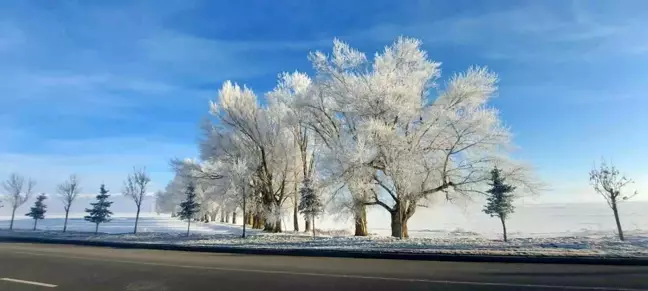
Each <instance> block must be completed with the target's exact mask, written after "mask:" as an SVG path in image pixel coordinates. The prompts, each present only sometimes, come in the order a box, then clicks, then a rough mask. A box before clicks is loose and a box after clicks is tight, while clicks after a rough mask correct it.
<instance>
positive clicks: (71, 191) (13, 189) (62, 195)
mask: <svg viewBox="0 0 648 291" xmlns="http://www.w3.org/2000/svg"><path fill="white" fill-rule="evenodd" d="M150 181H151V179H150V177H149V175H148V173H147V172H146V169H144V168H141V169H137V168H134V169H133V172H132V173H131V174H129V175H128V176H127V177H126V180H125V181H124V187H123V189H122V194H123V195H124V196H126V197H129V198H131V199H132V200H133V202H134V203H135V206H136V209H137V212H136V216H135V226H134V228H133V233H137V224H138V222H139V216H140V210H141V207H142V202H143V201H144V197H145V196H146V191H147V186H148V183H149V182H150ZM35 185H36V182H35V181H34V180H32V179H27V180H26V179H25V178H24V177H23V176H21V175H19V174H15V173H14V174H11V175H10V176H9V178H8V179H7V180H6V181H4V183H3V187H4V189H5V191H7V194H6V195H4V200H6V201H8V202H9V205H10V206H11V222H10V224H9V230H12V229H13V225H14V220H15V216H16V210H17V209H18V207H20V206H21V205H23V204H24V203H25V202H27V200H29V198H30V197H31V196H32V194H33V189H34V186H35ZM80 192H81V187H80V184H79V179H78V177H77V176H76V175H71V176H70V178H69V179H68V180H66V181H65V182H63V183H61V184H59V185H58V186H57V197H58V198H59V199H60V201H61V202H62V203H63V210H64V211H65V221H64V223H63V232H66V231H67V223H68V216H69V214H70V208H71V207H72V204H73V203H74V201H75V200H76V199H77V197H78V196H79V193H80ZM108 197H109V195H108V190H106V188H105V186H104V185H103V184H102V185H101V188H100V190H99V195H97V196H96V198H97V202H95V203H91V205H92V206H93V207H92V208H90V209H86V212H88V213H89V215H88V216H86V217H85V219H86V220H87V221H90V222H93V223H95V224H96V229H95V232H96V231H97V230H98V228H99V224H100V223H104V222H108V221H110V219H109V218H110V215H111V214H112V213H111V212H110V211H109V210H108V208H109V207H110V205H111V204H112V202H109V201H107V198H108ZM45 199H47V196H46V195H45V193H42V194H40V195H39V196H38V197H37V198H36V202H35V204H34V207H32V208H31V211H30V212H29V213H27V216H30V217H32V218H33V219H34V229H36V224H37V223H38V220H40V219H43V218H44V215H45V212H46V211H47V210H46V209H47V206H46V205H45V204H44V200H45ZM0 207H2V205H1V204H0Z"/></svg>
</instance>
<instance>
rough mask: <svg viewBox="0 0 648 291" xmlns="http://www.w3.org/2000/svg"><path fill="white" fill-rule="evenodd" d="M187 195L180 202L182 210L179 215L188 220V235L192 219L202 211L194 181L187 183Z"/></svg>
mask: <svg viewBox="0 0 648 291" xmlns="http://www.w3.org/2000/svg"><path fill="white" fill-rule="evenodd" d="M185 195H186V198H185V200H184V201H182V203H180V212H178V217H179V218H180V219H186V220H187V236H189V230H190V228H191V220H193V219H194V216H195V215H196V214H197V213H198V212H199V211H200V203H198V201H197V198H198V197H197V195H196V186H195V185H194V183H193V182H192V181H190V182H188V183H187V186H186V190H185Z"/></svg>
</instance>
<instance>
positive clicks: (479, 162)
mask: <svg viewBox="0 0 648 291" xmlns="http://www.w3.org/2000/svg"><path fill="white" fill-rule="evenodd" d="M309 59H310V61H311V62H312V65H313V69H314V76H313V77H311V76H308V75H307V74H305V73H300V72H294V73H283V74H281V75H280V76H279V81H278V84H277V86H276V87H275V88H274V89H273V90H272V91H270V92H268V93H266V94H265V100H259V98H258V97H257V95H256V94H255V93H254V92H253V91H252V90H251V89H250V88H248V87H246V86H239V85H237V84H236V83H232V82H230V81H227V82H225V83H224V84H223V86H222V87H221V89H220V90H219V92H218V99H217V100H216V101H213V102H211V104H210V113H211V114H210V117H208V118H206V119H205V121H204V124H203V133H204V135H203V138H202V139H201V141H200V145H199V146H200V159H199V160H192V159H185V160H181V159H176V160H173V161H172V163H171V164H172V166H173V168H174V170H175V171H176V177H175V178H174V179H173V181H171V182H170V183H169V185H168V186H167V187H166V189H165V190H164V191H160V192H158V193H157V194H156V195H157V207H158V211H160V212H164V211H170V212H175V211H177V209H176V208H177V207H178V206H177V205H179V201H180V200H181V199H182V197H183V193H184V192H183V189H184V188H183V187H184V186H183V185H185V184H186V183H187V181H191V183H192V184H193V185H195V187H196V192H197V194H196V195H197V199H198V200H199V201H200V207H199V211H198V214H197V215H199V216H201V217H202V219H201V220H203V221H209V220H210V219H211V220H214V219H215V217H216V215H217V214H218V213H219V212H220V213H221V217H224V216H225V214H226V213H227V215H229V214H228V213H232V216H234V217H235V216H236V213H237V211H242V212H243V215H244V220H245V223H248V222H250V223H251V224H252V226H253V227H254V228H260V229H264V230H265V231H270V232H280V231H282V229H283V228H285V227H283V226H282V219H281V218H282V217H283V216H284V215H285V214H287V212H288V211H290V210H292V216H293V219H292V221H293V229H294V230H295V231H299V223H298V220H299V213H301V214H303V216H304V218H305V223H304V225H305V227H306V231H309V230H310V229H311V228H312V225H311V224H312V223H313V221H314V220H313V219H314V218H315V217H317V216H319V215H321V214H322V213H323V212H324V208H326V210H327V211H328V212H330V213H332V214H335V215H348V216H350V217H352V219H353V221H354V225H355V235H358V236H364V235H367V218H366V213H367V207H379V208H381V209H384V210H385V211H387V212H388V213H389V214H390V216H391V225H390V226H391V230H392V236H395V237H407V236H408V232H407V222H408V220H409V219H410V218H411V217H412V216H413V215H414V214H415V213H416V210H417V209H418V208H420V207H426V206H427V205H428V204H429V203H430V201H433V200H435V198H436V197H439V196H440V197H444V198H445V199H448V200H453V199H455V198H465V197H468V198H471V197H474V196H475V195H485V196H486V197H488V204H487V205H486V207H485V209H484V212H486V213H487V214H489V215H491V216H494V217H498V218H499V219H500V220H501V222H502V227H503V230H504V233H505V232H506V224H505V221H506V219H507V218H508V216H509V215H510V213H512V212H513V209H514V207H513V204H512V200H513V199H514V198H515V197H520V196H524V195H529V194H535V193H538V192H539V191H540V190H542V189H543V188H544V187H543V184H542V183H541V182H539V181H538V180H536V179H535V175H533V173H532V172H531V171H530V168H529V167H528V166H525V165H524V164H523V163H520V162H517V161H515V160H513V159H512V158H511V154H510V151H511V149H512V148H513V146H512V143H511V135H510V132H509V129H508V127H506V126H504V125H503V124H502V122H501V120H500V118H499V114H498V111H497V110H496V109H495V108H493V107H492V106H490V105H489V104H488V101H490V99H491V98H492V96H493V95H495V93H496V91H497V80H498V78H497V75H496V74H495V73H493V72H491V71H489V70H487V69H486V68H480V67H471V68H469V69H468V70H467V71H465V72H463V73H458V74H455V75H454V76H453V77H452V78H450V79H449V80H448V81H447V82H446V84H445V86H443V87H442V86H439V85H438V84H437V81H438V79H439V77H440V63H438V62H434V61H431V60H429V59H428V55H427V53H426V52H425V51H423V50H422V49H421V48H420V42H419V41H418V40H416V39H411V38H399V39H398V40H397V41H396V42H394V43H393V44H392V45H391V46H388V47H386V48H385V50H384V51H383V52H380V53H377V54H376V55H375V57H374V59H373V61H369V60H368V58H367V57H366V56H365V54H363V53H361V52H359V51H357V50H355V49H353V48H351V47H350V46H349V45H347V44H346V43H343V42H341V41H338V40H334V44H333V49H332V53H331V54H325V53H323V52H319V51H318V52H314V53H311V54H310V55H309ZM505 180H506V184H505V183H504V181H505ZM591 182H592V184H593V185H594V188H595V190H596V191H597V192H598V193H601V194H602V195H603V196H604V197H605V198H606V200H607V201H608V204H609V205H610V207H611V208H612V209H613V211H614V213H615V217H616V220H617V226H618V232H619V236H620V238H621V239H623V232H622V229H621V225H620V222H619V219H618V210H617V204H618V201H619V200H623V199H627V198H629V197H626V196H623V195H621V194H620V188H622V187H623V186H625V185H626V184H627V183H629V179H626V178H625V177H623V176H621V175H620V174H619V173H618V171H616V169H613V167H612V168H610V167H609V166H607V165H605V164H603V165H602V167H601V168H599V169H594V170H593V171H592V173H591ZM514 190H515V193H514V192H513V191H514ZM623 197H625V198H623ZM287 201H290V202H291V203H286V202H287ZM245 223H244V224H245ZM505 239H506V234H505Z"/></svg>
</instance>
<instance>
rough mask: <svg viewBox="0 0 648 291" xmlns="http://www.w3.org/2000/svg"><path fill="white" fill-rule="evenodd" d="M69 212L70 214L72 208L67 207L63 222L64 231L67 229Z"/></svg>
mask: <svg viewBox="0 0 648 291" xmlns="http://www.w3.org/2000/svg"><path fill="white" fill-rule="evenodd" d="M68 214H70V208H68V209H65V222H63V232H65V231H66V230H67V221H68Z"/></svg>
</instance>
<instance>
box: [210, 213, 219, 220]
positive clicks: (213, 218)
mask: <svg viewBox="0 0 648 291" xmlns="http://www.w3.org/2000/svg"><path fill="white" fill-rule="evenodd" d="M216 216H218V212H217V211H212V213H211V219H210V220H211V221H216Z"/></svg>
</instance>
